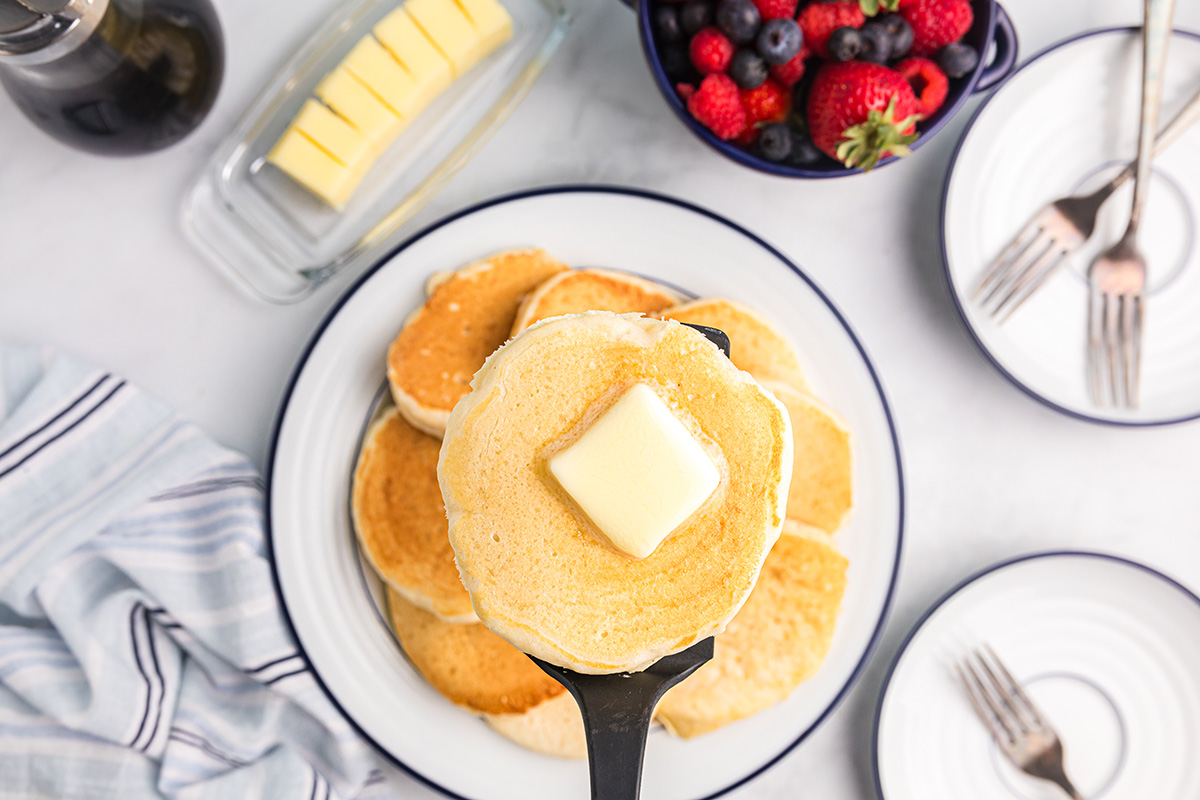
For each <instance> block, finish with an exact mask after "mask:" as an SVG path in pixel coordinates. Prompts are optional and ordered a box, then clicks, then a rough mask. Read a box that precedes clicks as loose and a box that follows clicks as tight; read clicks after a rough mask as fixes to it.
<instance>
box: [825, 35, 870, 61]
mask: <svg viewBox="0 0 1200 800" xmlns="http://www.w3.org/2000/svg"><path fill="white" fill-rule="evenodd" d="M825 49H826V50H828V51H829V57H830V58H832V59H833V60H834V61H853V60H854V59H856V58H858V54H859V53H860V52H862V36H861V35H859V32H858V30H857V29H855V28H850V27H843V28H838V29H836V30H835V31H834V32H833V33H831V34H829V39H828V41H826V42H825Z"/></svg>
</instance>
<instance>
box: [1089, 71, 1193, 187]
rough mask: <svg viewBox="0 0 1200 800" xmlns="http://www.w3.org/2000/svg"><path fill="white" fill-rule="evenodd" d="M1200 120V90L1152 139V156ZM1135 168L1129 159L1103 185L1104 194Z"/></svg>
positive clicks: (1160, 153)
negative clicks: (1155, 137)
mask: <svg viewBox="0 0 1200 800" xmlns="http://www.w3.org/2000/svg"><path fill="white" fill-rule="evenodd" d="M1198 120H1200V92H1196V94H1195V95H1193V96H1192V99H1191V100H1189V101H1188V104H1187V105H1186V106H1184V107H1183V110H1182V111H1180V112H1179V113H1178V114H1176V115H1175V118H1174V119H1172V120H1171V121H1170V122H1169V123H1168V124H1167V127H1165V128H1163V129H1162V130H1161V131H1159V132H1158V138H1157V139H1155V140H1154V150H1153V151H1152V153H1153V156H1154V158H1158V157H1159V156H1161V155H1162V154H1163V153H1165V152H1166V151H1167V148H1168V147H1170V146H1171V145H1173V144H1175V142H1177V141H1179V137H1180V136H1182V135H1183V134H1184V133H1186V132H1187V130H1188V128H1190V127H1192V126H1193V125H1195V124H1196V122H1197V121H1198ZM1136 170H1137V162H1136V161H1130V162H1129V163H1128V164H1127V165H1126V166H1125V169H1123V170H1121V173H1120V174H1119V175H1117V177H1115V178H1113V179H1112V180H1111V181H1110V182H1109V184H1108V185H1107V186H1105V187H1104V191H1105V196H1106V197H1107V196H1108V195H1110V194H1112V193H1113V192H1115V191H1116V190H1117V189H1120V188H1121V187H1122V186H1124V185H1125V183H1126V182H1127V181H1128V180H1129V179H1130V178H1132V177H1133V174H1134V172H1135V171H1136Z"/></svg>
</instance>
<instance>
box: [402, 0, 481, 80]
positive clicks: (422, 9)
mask: <svg viewBox="0 0 1200 800" xmlns="http://www.w3.org/2000/svg"><path fill="white" fill-rule="evenodd" d="M404 8H405V9H406V10H407V11H408V13H409V14H410V15H411V16H412V18H413V21H414V22H416V23H417V27H419V28H420V29H421V30H422V31H424V32H425V35H426V36H428V37H429V39H430V41H432V42H433V44H434V46H435V47H437V49H438V50H440V51H441V52H442V54H443V55H445V56H446V58H447V59H449V61H450V63H451V65H453V67H454V74H455V75H465V74H466V72H467V71H468V70H469V69H471V67H473V66H475V62H476V61H478V60H479V58H480V55H481V54H480V42H481V37H480V35H479V33H478V32H477V31H476V30H475V27H474V26H473V25H472V24H471V22H470V20H468V19H467V16H466V14H464V13H463V11H462V9H461V8H459V7H458V4H457V3H455V2H454V0H408V2H407V3H405V4H404Z"/></svg>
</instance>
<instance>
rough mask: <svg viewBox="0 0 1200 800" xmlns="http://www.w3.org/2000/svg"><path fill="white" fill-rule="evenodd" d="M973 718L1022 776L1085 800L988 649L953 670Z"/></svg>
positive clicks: (1044, 728)
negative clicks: (987, 732)
mask: <svg viewBox="0 0 1200 800" xmlns="http://www.w3.org/2000/svg"><path fill="white" fill-rule="evenodd" d="M957 670H958V677H959V680H961V681H962V684H963V688H965V689H966V690H967V697H969V698H970V699H971V705H972V706H974V708H975V713H976V714H978V715H979V718H980V719H981V720H983V723H984V724H985V725H986V726H987V728H988V731H989V732H990V733H991V734H992V738H993V739H994V740H995V741H996V744H997V745H999V746H1000V750H1001V751H1002V752H1003V753H1004V755H1006V756H1007V757H1008V760H1009V761H1011V762H1012V763H1013V764H1014V765H1016V767H1017V768H1018V769H1020V770H1021V771H1022V772H1024V773H1026V774H1027V775H1032V776H1033V777H1035V778H1041V779H1042V780H1045V781H1050V782H1051V783H1054V784H1057V785H1058V786H1059V787H1060V788H1061V789H1062V790H1063V791H1064V792H1066V793H1067V795H1068V796H1069V797H1071V798H1072V800H1084V797H1083V795H1081V794H1080V793H1079V790H1078V789H1076V788H1075V786H1074V785H1072V783H1071V781H1070V780H1069V779H1068V778H1067V773H1066V770H1064V769H1063V746H1062V741H1061V740H1060V739H1059V738H1058V734H1057V733H1055V731H1054V728H1052V727H1051V726H1050V723H1049V722H1047V721H1046V718H1045V717H1044V716H1042V712H1041V711H1039V710H1038V708H1037V706H1035V705H1034V704H1033V701H1032V700H1030V699H1029V696H1028V695H1027V694H1025V690H1023V689H1022V688H1021V685H1020V684H1019V683H1017V682H1016V680H1014V679H1013V676H1012V675H1011V674H1010V673H1009V671H1008V669H1006V668H1005V666H1004V664H1003V663H1002V662H1001V661H1000V658H999V656H997V655H996V653H995V651H994V650H992V648H991V647H990V646H989V645H986V644H985V645H984V646H983V647H982V648H976V649H975V650H974V651H973V652H972V653H971V654H970V655H968V656H967V657H966V658H964V659H963V660H962V662H961V663H960V664H959V665H958V667H957Z"/></svg>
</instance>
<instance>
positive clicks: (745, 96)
mask: <svg viewBox="0 0 1200 800" xmlns="http://www.w3.org/2000/svg"><path fill="white" fill-rule="evenodd" d="M741 94H742V108H744V109H746V119H747V121H748V122H749V124H750V125H751V126H755V125H759V124H762V123H767V122H783V121H784V120H785V119H787V115H788V111H790V110H791V108H792V93H791V92H789V91H788V90H786V89H784V88H783V87H782V86H780V85H779V84H778V83H776V82H775V81H773V80H769V79H768V80H767V81H766V82H765V83H763V85H762V86H759V87H758V88H757V89H742V93H741Z"/></svg>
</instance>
